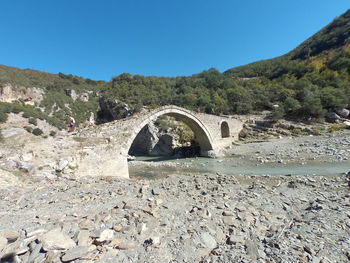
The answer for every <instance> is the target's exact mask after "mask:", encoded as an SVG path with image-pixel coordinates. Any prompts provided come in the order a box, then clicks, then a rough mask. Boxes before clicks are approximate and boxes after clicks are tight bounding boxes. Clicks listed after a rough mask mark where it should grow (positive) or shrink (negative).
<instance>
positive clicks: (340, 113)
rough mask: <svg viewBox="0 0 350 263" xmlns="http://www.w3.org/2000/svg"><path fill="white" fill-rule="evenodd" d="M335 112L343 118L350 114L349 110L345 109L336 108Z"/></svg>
mask: <svg viewBox="0 0 350 263" xmlns="http://www.w3.org/2000/svg"><path fill="white" fill-rule="evenodd" d="M337 113H338V114H339V116H341V117H344V118H347V117H348V116H349V115H350V111H349V110H347V109H341V110H338V111H337Z"/></svg>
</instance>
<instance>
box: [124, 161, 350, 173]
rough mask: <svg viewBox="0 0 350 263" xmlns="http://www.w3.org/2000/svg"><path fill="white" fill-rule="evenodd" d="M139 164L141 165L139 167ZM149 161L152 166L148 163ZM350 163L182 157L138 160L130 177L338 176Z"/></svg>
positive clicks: (349, 166)
mask: <svg viewBox="0 0 350 263" xmlns="http://www.w3.org/2000/svg"><path fill="white" fill-rule="evenodd" d="M137 161H143V162H140V164H137ZM148 162H150V163H148ZM349 170H350V161H349V160H348V161H341V162H309V163H303V162H299V163H287V164H285V163H276V162H271V163H257V162H253V161H251V160H247V159H245V158H242V157H227V158H220V159H211V158H203V157H199V158H181V159H169V158H168V159H166V158H160V157H149V156H143V157H137V158H136V164H135V165H131V166H130V167H129V172H130V176H137V177H146V178H159V177H162V176H166V175H168V174H187V173H188V174H191V173H201V174H208V173H220V174H226V175H239V174H242V175H273V176H280V175H335V174H341V173H345V172H348V171H349Z"/></svg>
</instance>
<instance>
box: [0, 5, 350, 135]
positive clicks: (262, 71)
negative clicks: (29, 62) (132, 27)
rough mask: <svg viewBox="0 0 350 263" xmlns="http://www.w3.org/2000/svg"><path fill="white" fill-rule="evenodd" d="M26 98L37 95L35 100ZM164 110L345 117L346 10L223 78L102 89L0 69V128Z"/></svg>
mask: <svg viewBox="0 0 350 263" xmlns="http://www.w3.org/2000/svg"><path fill="white" fill-rule="evenodd" d="M33 88H34V89H33ZM6 92H7V97H6ZM8 94H10V95H8ZM31 94H34V95H35V94H39V95H38V98H37V99H36V100H35V99H33V98H32V97H33V96H32V95H31ZM11 96H12V97H11ZM35 96H36V95H35ZM40 96H41V97H40ZM11 98H12V99H11ZM13 98H15V99H13ZM1 101H2V102H1ZM166 104H174V105H178V106H181V107H184V108H188V109H191V110H195V111H202V112H206V113H210V114H247V113H251V112H253V111H261V110H272V118H273V119H279V118H294V119H297V120H302V119H308V120H310V119H313V120H315V119H316V120H322V119H323V118H324V117H327V116H329V115H330V113H332V114H333V112H338V113H339V112H341V113H342V114H341V117H347V116H348V110H346V108H348V107H349V104H350V10H348V11H347V12H346V13H344V14H343V15H341V16H339V17H337V18H336V19H335V20H334V21H332V22H331V23H330V24H329V25H327V26H326V27H324V28H323V29H321V30H320V31H319V32H317V33H316V34H315V35H313V36H312V37H310V38H309V39H307V40H306V41H304V42H303V43H302V44H301V45H299V46H298V47H296V48H295V49H294V50H292V51H291V52H289V53H287V54H285V55H283V56H280V57H277V58H274V59H269V60H264V61H259V62H255V63H252V64H249V65H245V66H241V67H237V68H233V69H229V70H227V71H226V72H224V73H220V72H219V71H217V70H216V69H209V70H206V71H203V72H201V73H198V74H194V75H192V76H188V77H176V78H167V77H152V76H151V77H145V76H141V75H131V74H128V73H123V74H121V75H119V76H115V77H114V78H113V79H112V80H111V81H110V82H105V81H94V80H90V79H85V78H82V77H77V76H73V75H66V74H62V73H59V74H50V73H44V72H39V71H35V70H30V69H25V70H22V69H17V68H11V67H6V66H1V65H0V123H1V122H4V121H5V120H6V118H7V113H9V112H24V116H26V117H28V118H29V117H32V118H34V119H36V118H39V119H45V120H47V121H48V122H49V123H51V124H52V125H54V126H56V127H58V128H60V129H62V128H64V126H65V122H66V120H67V118H68V116H73V117H75V119H76V120H77V122H78V123H83V122H85V121H86V120H87V119H88V118H89V117H90V116H91V114H93V115H94V117H95V119H96V121H97V123H101V122H105V121H110V120H113V119H119V118H124V117H126V116H128V115H130V114H133V113H134V112H137V111H139V110H140V109H141V108H142V107H145V106H146V107H149V108H154V107H158V106H162V105H166ZM276 105H278V107H276ZM344 109H345V110H344ZM332 114H331V115H332ZM332 116H333V117H334V114H333V115H332ZM331 120H332V121H334V118H332V119H331ZM32 121H33V120H32ZM33 122H34V121H33Z"/></svg>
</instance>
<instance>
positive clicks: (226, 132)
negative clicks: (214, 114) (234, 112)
mask: <svg viewBox="0 0 350 263" xmlns="http://www.w3.org/2000/svg"><path fill="white" fill-rule="evenodd" d="M220 129H221V138H228V137H230V128H229V126H228V123H227V122H226V121H223V122H221V127H220Z"/></svg>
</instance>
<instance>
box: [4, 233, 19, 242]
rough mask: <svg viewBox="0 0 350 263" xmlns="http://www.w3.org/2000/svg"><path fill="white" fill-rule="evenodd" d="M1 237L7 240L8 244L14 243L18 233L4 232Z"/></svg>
mask: <svg viewBox="0 0 350 263" xmlns="http://www.w3.org/2000/svg"><path fill="white" fill-rule="evenodd" d="M1 236H3V237H4V238H6V239H7V241H8V242H9V243H12V242H15V241H16V240H17V239H18V238H19V233H18V232H5V233H2V234H1Z"/></svg>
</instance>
